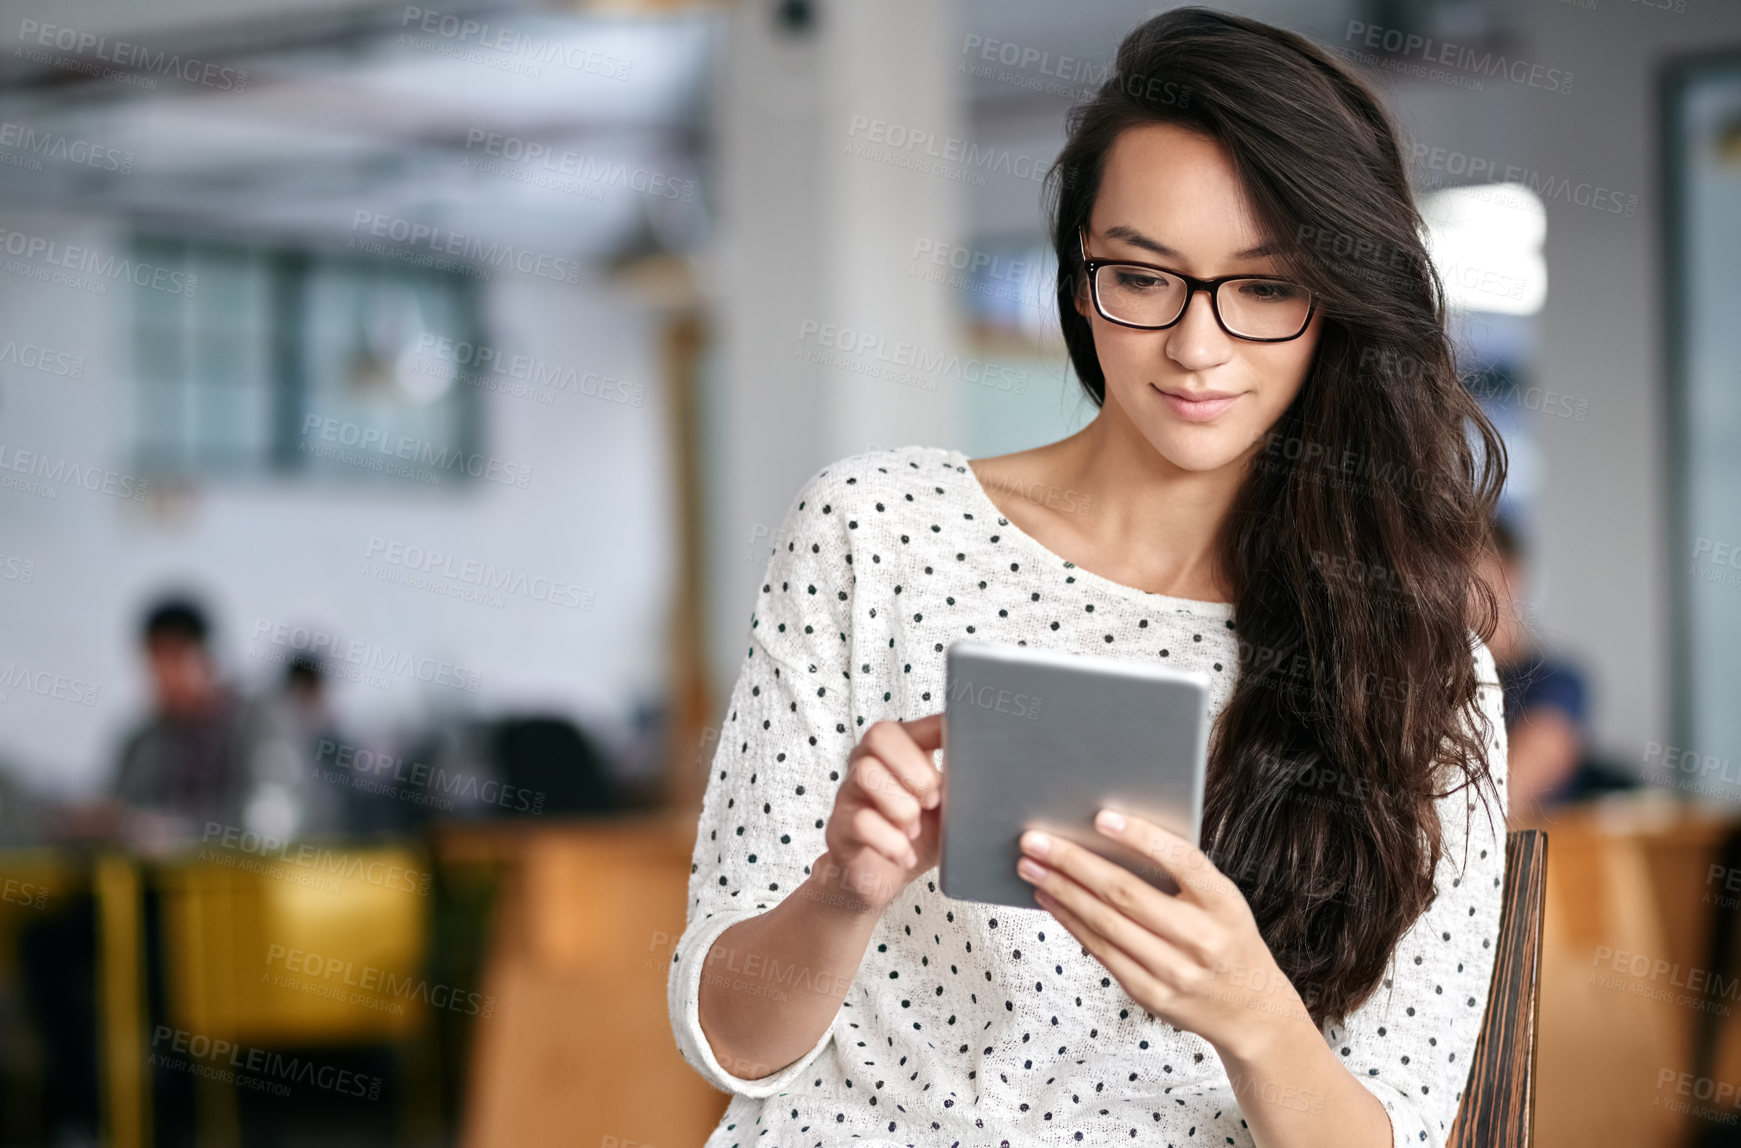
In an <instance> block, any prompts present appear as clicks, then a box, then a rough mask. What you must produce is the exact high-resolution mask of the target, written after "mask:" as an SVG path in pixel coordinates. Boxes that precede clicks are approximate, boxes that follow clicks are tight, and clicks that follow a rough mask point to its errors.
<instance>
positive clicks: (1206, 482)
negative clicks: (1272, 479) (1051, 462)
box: [1055, 403, 1248, 601]
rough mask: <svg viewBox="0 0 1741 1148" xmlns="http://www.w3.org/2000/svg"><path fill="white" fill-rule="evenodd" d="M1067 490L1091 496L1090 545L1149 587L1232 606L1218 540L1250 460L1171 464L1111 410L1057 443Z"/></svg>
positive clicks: (1057, 461) (1058, 461)
mask: <svg viewBox="0 0 1741 1148" xmlns="http://www.w3.org/2000/svg"><path fill="white" fill-rule="evenodd" d="M1056 449H1057V451H1058V454H1057V456H1056V459H1055V465H1056V467H1057V473H1058V474H1059V476H1060V481H1061V482H1062V484H1063V485H1066V486H1067V487H1069V488H1071V489H1076V490H1080V491H1082V492H1084V493H1085V494H1087V495H1088V496H1089V497H1090V498H1091V500H1092V504H1093V507H1094V513H1093V514H1092V515H1090V516H1089V518H1088V521H1087V522H1086V523H1085V524H1084V525H1085V528H1086V530H1087V532H1088V534H1089V535H1090V538H1091V539H1092V541H1091V546H1092V548H1093V549H1094V550H1095V551H1096V552H1097V553H1099V554H1103V555H1107V556H1115V557H1116V560H1117V561H1118V562H1119V563H1120V564H1121V565H1128V566H1130V567H1132V568H1134V569H1136V570H1140V571H1142V572H1143V579H1142V580H1143V582H1144V583H1145V584H1146V585H1145V588H1146V589H1150V590H1152V591H1153V592H1156V593H1163V594H1174V595H1176V596H1178V597H1185V598H1198V599H1212V600H1215V601H1225V600H1228V599H1230V598H1231V597H1232V590H1231V587H1230V586H1229V585H1228V583H1227V580H1226V576H1225V574H1224V572H1223V571H1222V570H1221V568H1220V567H1221V563H1220V560H1219V559H1220V556H1219V553H1218V551H1217V548H1216V538H1217V535H1218V533H1219V532H1220V528H1221V523H1222V522H1223V521H1224V520H1225V519H1226V517H1227V514H1228V511H1229V509H1230V508H1231V507H1232V505H1233V500H1234V497H1235V496H1236V495H1237V494H1238V492H1239V487H1240V484H1241V483H1242V482H1243V481H1244V478H1245V473H1246V466H1247V462H1248V460H1247V459H1246V458H1245V457H1241V458H1240V459H1237V460H1235V461H1234V462H1232V463H1229V464H1228V465H1227V466H1224V467H1221V468H1219V469H1217V470H1213V471H1190V470H1183V469H1181V468H1179V467H1177V466H1175V465H1174V464H1173V463H1171V462H1169V461H1168V460H1167V459H1166V458H1165V457H1164V456H1162V455H1161V453H1160V452H1159V451H1157V450H1156V449H1155V448H1154V447H1153V445H1151V444H1150V443H1149V441H1148V440H1147V439H1146V438H1144V437H1143V436H1142V433H1141V432H1140V431H1138V430H1137V428H1136V427H1135V426H1134V425H1133V424H1132V423H1131V422H1130V421H1129V420H1128V419H1126V418H1125V417H1124V415H1123V413H1122V412H1121V411H1120V410H1118V408H1117V407H1116V406H1114V405H1112V404H1110V403H1109V404H1108V405H1107V406H1106V407H1103V408H1102V410H1101V412H1100V414H1099V415H1098V416H1097V417H1096V418H1095V419H1094V421H1093V422H1091V423H1089V424H1088V426H1086V427H1084V428H1083V429H1082V430H1081V431H1079V432H1077V433H1076V434H1074V435H1072V436H1070V437H1069V438H1067V439H1065V440H1063V441H1062V442H1060V443H1058V444H1057V447H1056Z"/></svg>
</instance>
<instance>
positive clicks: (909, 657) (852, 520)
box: [670, 9, 1505, 1148]
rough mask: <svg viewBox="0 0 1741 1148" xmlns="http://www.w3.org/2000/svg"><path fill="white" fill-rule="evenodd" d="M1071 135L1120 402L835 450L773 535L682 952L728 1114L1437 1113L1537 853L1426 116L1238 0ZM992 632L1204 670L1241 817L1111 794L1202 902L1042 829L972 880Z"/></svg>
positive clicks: (1085, 373) (1219, 799)
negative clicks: (1508, 709)
mask: <svg viewBox="0 0 1741 1148" xmlns="http://www.w3.org/2000/svg"><path fill="white" fill-rule="evenodd" d="M1069 126H1070V131H1069V139H1068V143H1067V144H1066V146H1065V148H1064V150H1063V153H1062V154H1061V155H1060V157H1059V159H1058V161H1057V164H1056V165H1055V169H1054V170H1053V172H1052V173H1051V176H1050V178H1051V184H1050V186H1051V189H1052V194H1053V198H1052V202H1051V208H1052V230H1053V243H1054V246H1055V248H1056V250H1057V255H1058V262H1059V273H1058V303H1059V315H1060V318H1061V320H1062V323H1063V329H1064V335H1065V340H1066V343H1067V345H1068V347H1069V351H1070V356H1071V361H1072V364H1073V366H1074V367H1075V370H1076V373H1077V375H1078V376H1079V378H1080V380H1081V382H1082V385H1083V387H1084V388H1085V389H1086V390H1087V391H1088V393H1089V394H1090V395H1091V396H1092V397H1093V399H1094V401H1095V402H1096V403H1097V404H1098V405H1099V407H1100V410H1099V413H1098V415H1097V417H1096V418H1095V419H1094V421H1093V422H1092V423H1091V424H1090V425H1089V426H1088V427H1087V428H1085V429H1084V430H1083V431H1081V432H1080V433H1078V434H1076V435H1074V436H1072V437H1070V438H1067V439H1065V440H1063V441H1062V442H1057V443H1053V444H1051V445H1049V446H1045V447H1041V448H1039V449H1036V450H1031V451H1024V452H1021V453H1018V454H1013V455H1008V456H1005V457H1002V458H993V459H982V460H973V461H971V462H970V461H969V460H968V459H967V458H966V457H965V456H963V455H962V454H960V453H959V452H956V451H952V450H941V449H931V448H922V447H908V448H903V449H899V450H890V451H882V452H878V453H873V454H869V455H863V456H860V457H857V458H852V459H848V460H845V461H844V462H841V463H837V464H835V465H832V466H830V467H828V468H826V469H825V470H823V471H821V472H819V473H818V474H817V475H815V476H814V477H813V478H812V479H811V480H810V482H809V483H808V484H807V485H806V486H805V487H804V489H803V490H802V491H801V492H800V493H799V496H798V498H797V499H796V501H795V504H794V506H793V507H792V509H791V511H790V513H789V514H788V516H787V518H786V521H785V524H784V526H783V527H782V530H781V533H780V536H779V538H778V544H777V548H776V552H775V554H774V557H773V558H772V560H771V561H770V564H769V568H768V572H767V575H766V578H765V580H764V583H763V585H762V587H761V591H760V594H759V597H758V599H757V603H756V610H755V614H754V616H753V619H752V621H751V630H750V643H749V649H748V653H747V655H746V657H745V660H744V662H743V668H742V675H741V677H740V678H739V680H738V683H737V686H736V688H735V690H734V692H733V694H732V698H731V701H730V704H729V707H728V711H727V718H726V722H725V725H724V728H723V731H722V734H721V737H720V747H719V750H718V753H717V755H716V756H715V758H714V762H713V771H712V774H711V776H710V778H709V786H708V792H707V796H706V801H705V805H704V808H703V811H702V815H701V824H700V832H699V835H698V839H697V841H696V848H695V856H694V862H695V864H694V868H693V869H692V877H691V882H690V897H691V901H690V907H689V926H688V929H687V930H686V931H685V933H684V936H683V938H682V939H681V940H680V942H679V943H678V946H677V949H676V952H675V953H674V955H673V965H672V969H671V979H670V1006H671V1014H672V1020H673V1025H674V1028H675V1030H676V1033H677V1036H678V1041H679V1044H680V1046H681V1047H682V1049H683V1051H684V1053H685V1055H686V1056H687V1057H688V1058H689V1060H690V1061H691V1063H692V1064H694V1065H695V1066H696V1067H697V1069H699V1070H700V1071H701V1072H702V1073H703V1074H704V1075H705V1076H706V1077H707V1078H708V1079H709V1080H710V1081H711V1082H712V1083H714V1084H715V1085H716V1086H718V1087H720V1088H724V1089H728V1090H730V1091H732V1092H733V1093H735V1094H736V1095H735V1097H734V1099H733V1101H732V1103H731V1106H730V1108H729V1109H728V1110H727V1112H726V1115H725V1118H724V1120H723V1121H722V1122H721V1124H720V1126H719V1128H718V1129H717V1130H716V1132H715V1134H714V1136H713V1137H712V1138H711V1139H710V1140H709V1142H708V1143H709V1144H710V1145H713V1146H720V1148H723V1146H729V1145H742V1146H744V1148H750V1146H751V1145H766V1146H767V1148H774V1146H775V1145H779V1146H781V1148H788V1146H798V1145H834V1144H846V1143H848V1142H856V1143H858V1144H879V1145H885V1144H923V1145H931V1144H936V1145H999V1144H1009V1145H1028V1144H1076V1143H1089V1144H1110V1143H1114V1142H1118V1143H1130V1142H1141V1143H1149V1144H1166V1143H1176V1144H1183V1143H1201V1144H1260V1145H1265V1146H1283V1145H1287V1146H1296V1145H1301V1146H1303V1145H1330V1144H1335V1145H1337V1146H1338V1148H1349V1146H1378V1145H1385V1144H1393V1143H1394V1144H1397V1145H1402V1144H1409V1145H1418V1144H1421V1143H1432V1144H1438V1143H1442V1142H1443V1141H1444V1139H1445V1137H1446V1134H1447V1131H1448V1129H1449V1127H1450V1124H1451V1122H1452V1120H1453V1118H1454V1116H1455V1113H1456V1109H1457V1104H1458V1100H1459V1099H1460V1097H1461V1093H1462V1089H1463V1087H1464V1086H1465V1084H1466V1082H1467V1075H1468V1069H1469V1063H1470V1059H1471V1057H1470V1054H1471V1050H1472V1049H1473V1047H1474V1042H1475V1037H1476V1034H1477V1031H1478V1029H1479V1026H1480V1023H1481V1017H1482V1013H1483V1010H1484V1006H1485V1002H1486V995H1487V987H1488V981H1489V978H1490V975H1491V971H1492V959H1493V942H1494V937H1495V935H1496V931H1497V923H1498V916H1499V898H1500V880H1501V876H1502V873H1503V864H1504V849H1503V832H1504V804H1503V776H1504V762H1505V748H1504V727H1503V723H1502V722H1501V721H1500V720H1499V704H1500V703H1499V694H1498V689H1497V685H1496V683H1495V682H1494V673H1493V662H1492V659H1491V657H1490V656H1489V655H1488V653H1487V651H1486V647H1485V645H1484V644H1483V643H1482V641H1481V640H1480V639H1479V638H1478V637H1477V636H1476V635H1477V634H1485V633H1488V632H1491V627H1492V624H1493V623H1492V603H1491V599H1490V598H1486V599H1484V597H1483V593H1482V588H1481V586H1480V585H1479V584H1478V583H1477V582H1476V581H1475V579H1474V578H1473V568H1474V565H1475V562H1476V559H1477V555H1478V553H1479V550H1480V547H1481V546H1482V540H1483V538H1484V531H1485V524H1486V522H1487V520H1488V518H1489V517H1490V512H1491V510H1492V506H1493V503H1494V501H1495V499H1496V496H1497V492H1498V488H1499V485H1500V483H1501V481H1502V477H1503V467H1504V460H1503V450H1502V448H1501V446H1500V444H1499V442H1498V440H1497V438H1496V436H1495V435H1494V433H1493V430H1492V428H1491V427H1490V426H1489V425H1488V424H1487V423H1486V421H1485V420H1484V419H1482V417H1481V415H1480V412H1479V409H1478V408H1477V406H1476V404H1475V403H1474V402H1473V401H1472V400H1471V399H1470V398H1469V396H1468V395H1467V394H1466V392H1465V391H1464V389H1463V388H1462V387H1461V385H1460V384H1459V382H1458V379H1457V376H1456V374H1455V371H1454V370H1453V366H1452V359H1451V352H1450V348H1449V346H1448V343H1447V340H1446V336H1445V334H1444V323H1443V319H1444V316H1443V313H1442V310H1441V305H1440V299H1441V298H1442V296H1441V294H1440V290H1439V285H1438V281H1437V278H1436V276H1435V275H1434V273H1433V271H1432V270H1431V267H1430V264H1429V262H1428V260H1427V256H1426V253H1425V251H1424V249H1423V247H1422V244H1421V241H1420V238H1419V234H1420V232H1419V229H1418V227H1419V220H1418V217H1417V215H1416V213H1415V210H1414V208H1413V205H1412V202H1411V200H1410V196H1409V190H1408V185H1407V183H1406V181H1405V178H1404V172H1403V166H1402V162H1401V159H1400V156H1399V152H1398V148H1397V143H1396V137H1395V133H1394V129H1393V127H1392V125H1391V123H1390V121H1389V120H1388V119H1387V117H1386V115H1385V113H1384V112H1383V111H1382V109H1381V108H1380V105H1379V103H1378V101H1377V100H1376V98H1375V97H1374V96H1373V94H1372V93H1371V92H1370V91H1369V90H1368V89H1367V88H1366V87H1365V86H1363V85H1362V84H1361V83H1360V82H1359V81H1357V80H1356V79H1354V78H1353V77H1351V76H1350V75H1349V74H1348V73H1346V72H1345V71H1344V70H1343V69H1342V68H1341V67H1340V66H1339V65H1338V64H1336V63H1335V62H1334V61H1333V60H1331V59H1330V58H1329V57H1328V56H1327V55H1326V54H1325V53H1323V52H1322V51H1320V50H1318V49H1317V48H1315V47H1313V46H1311V45H1310V44H1309V43H1307V42H1306V41H1304V40H1302V39H1300V38H1299V37H1297V36H1294V35H1292V34H1289V33H1286V32H1282V31H1278V30H1276V29H1274V28H1270V27H1267V26H1265V25H1262V24H1259V23H1256V22H1253V21H1250V20H1244V19H1240V18H1236V17H1231V16H1224V15H1219V14H1215V13H1211V12H1207V11H1204V10H1200V9H1182V10H1176V11H1173V12H1169V13H1166V14H1164V15H1161V16H1159V17H1156V18H1155V19H1152V20H1150V21H1149V22H1147V23H1145V24H1144V25H1142V26H1141V27H1139V28H1138V29H1137V30H1136V31H1135V32H1133V33H1132V34H1131V35H1130V36H1129V37H1128V38H1127V39H1126V40H1125V42H1124V44H1123V45H1122V46H1121V47H1120V49H1119V53H1118V60H1117V65H1116V73H1115V75H1114V76H1113V77H1112V78H1111V79H1110V80H1109V81H1108V82H1107V84H1106V85H1105V86H1104V87H1103V88H1102V90H1101V91H1100V93H1099V94H1098V96H1097V97H1096V98H1095V99H1094V100H1093V101H1091V102H1090V103H1088V104H1087V105H1085V106H1083V107H1080V108H1078V109H1076V110H1075V111H1074V112H1073V113H1072V117H1071V122H1070V125H1069ZM1187 276H1197V277H1199V278H1198V279H1196V280H1192V279H1190V278H1187ZM1223 280H1225V282H1223ZM1187 287H1188V288H1189V290H1188V291H1187V290H1186V288H1187ZM1212 292H1213V294H1212ZM1466 428H1468V429H1471V430H1473V432H1474V434H1475V437H1476V438H1477V439H1478V440H1479V442H1478V444H1477V445H1476V447H1473V448H1472V446H1471V442H1470V439H1469V438H1468V437H1467V436H1466ZM1070 493H1074V494H1075V495H1077V497H1075V498H1066V497H1064V495H1065V494H1070ZM1053 495H1057V497H1053ZM1084 500H1086V504H1087V505H1088V506H1089V507H1091V508H1092V509H1091V512H1090V513H1089V514H1087V515H1086V516H1084V515H1081V514H1077V513H1070V512H1069V511H1068V510H1066V509H1065V508H1075V507H1078V506H1080V505H1082V504H1083V502H1084ZM1472 628H1473V631H1474V632H1473V633H1472ZM968 637H974V638H979V639H985V640H991V641H1004V642H1026V643H1028V644H1031V645H1035V646H1044V647H1048V648H1053V649H1065V650H1093V651H1095V652H1099V653H1105V654H1111V655H1114V656H1124V657H1129V658H1135V659H1148V660H1156V659H1158V660H1160V661H1162V662H1165V663H1167V664H1173V665H1178V666H1180V667H1182V668H1186V669H1197V670H1201V671H1203V672H1205V673H1207V674H1208V675H1209V676H1210V678H1211V679H1212V682H1213V692H1212V713H1213V714H1214V715H1215V718H1216V722H1215V729H1214V733H1213V735H1212V742H1211V769H1210V775H1209V779H1208V790H1207V794H1206V799H1205V816H1204V829H1203V839H1202V840H1203V850H1202V851H1201V852H1199V851H1198V850H1197V849H1195V848H1193V847H1192V846H1190V845H1189V844H1188V843H1186V842H1184V841H1183V840H1181V839H1179V838H1177V837H1173V836H1172V835H1170V834H1168V833H1166V832H1165V831H1163V830H1161V829H1159V828H1158V827H1156V826H1153V825H1149V824H1146V823H1144V822H1141V821H1138V820H1136V819H1134V818H1133V819H1130V820H1129V821H1128V822H1127V823H1125V824H1122V825H1120V824H1119V823H1118V822H1117V820H1116V819H1113V820H1107V819H1105V818H1103V819H1102V821H1101V822H1100V823H1099V824H1100V825H1101V826H1102V831H1103V832H1106V833H1107V834H1108V835H1109V836H1113V837H1116V838H1122V839H1123V840H1125V841H1128V842H1130V843H1132V844H1134V845H1135V846H1136V847H1138V848H1141V849H1144V850H1145V851H1147V852H1149V853H1150V855H1151V856H1154V857H1155V858H1156V859H1157V860H1159V861H1161V863H1162V864H1165V865H1167V866H1168V867H1169V868H1170V869H1172V870H1173V872H1174V873H1175V875H1176V876H1177V877H1178V879H1179V882H1180V885H1181V889H1180V892H1179V893H1178V895H1176V896H1168V895H1166V894H1163V893H1161V892H1159V891H1158V890H1155V889H1154V888H1152V887H1150V886H1147V885H1144V884H1142V883H1141V882H1138V881H1136V880H1135V879H1134V878H1132V877H1130V876H1129V875H1128V874H1126V873H1125V872H1124V870H1122V869H1118V868H1116V867H1114V866H1111V865H1108V864H1106V863H1103V862H1100V861H1099V860H1098V858H1096V857H1094V856H1093V855H1091V854H1088V853H1087V852H1086V851H1084V850H1081V849H1078V848H1074V847H1072V846H1070V845H1069V844H1068V843H1065V842H1056V841H1054V842H1046V841H1044V840H1041V839H1038V836H1037V835H1036V834H1032V833H1030V834H1027V835H1025V836H1024V837H1023V839H1022V841H1021V849H1022V852H1023V859H1022V861H1021V862H1020V866H1019V868H1020V872H1021V873H1022V875H1023V876H1024V877H1025V878H1026V879H1027V880H1029V881H1031V882H1032V883H1033V884H1034V886H1035V887H1036V889H1037V891H1038V898H1039V901H1040V904H1041V905H1043V906H1044V908H1043V909H1015V910H1012V909H1008V908H1000V907H996V906H989V905H981V904H977V903H969V902H963V901H955V900H951V899H948V898H945V897H943V896H942V895H941V894H940V893H939V892H938V889H937V884H936V875H935V874H934V873H932V872H931V869H932V867H933V866H934V865H935V864H936V861H937V857H938V800H939V788H940V786H941V784H942V779H941V776H940V775H939V773H938V772H937V771H936V769H935V768H934V767H933V764H932V757H931V751H932V750H934V749H935V748H936V747H937V746H938V745H939V742H940V732H941V718H940V717H939V716H938V713H937V711H939V710H941V709H942V708H943V706H942V701H943V697H944V694H943V686H944V651H945V649H946V648H947V646H948V644H949V643H950V642H953V641H956V640H959V639H964V638H968ZM1070 767H1071V763H1070V762H1069V761H1060V762H1058V768H1059V769H1066V770H1067V769H1069V768H1070ZM1478 796H1479V800H1478V799H1477V798H1478ZM1494 798H1498V802H1497V808H1495V807H1494V805H1495V802H1494V801H1493V800H1492V799H1494ZM1478 807H1483V810H1484V811H1478Z"/></svg>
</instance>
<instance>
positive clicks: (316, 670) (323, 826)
mask: <svg viewBox="0 0 1741 1148" xmlns="http://www.w3.org/2000/svg"><path fill="white" fill-rule="evenodd" d="M271 701H272V703H273V704H274V705H275V706H276V708H277V711H278V716H279V720H280V725H281V728H282V729H283V730H284V732H285V734H286V735H287V736H288V737H289V738H290V740H291V742H292V743H293V744H294V745H295V747H296V753H297V773H298V778H299V779H300V780H299V782H298V788H299V790H300V793H301V814H302V816H301V824H300V825H299V829H300V831H301V832H303V833H306V834H322V833H345V834H352V833H358V832H365V831H367V830H369V829H371V828H373V825H372V824H371V823H370V822H369V820H368V818H367V817H366V816H365V815H364V814H363V813H362V812H360V811H359V807H360V806H361V805H362V804H363V803H364V802H365V801H366V800H367V799H366V796H365V795H363V794H360V793H357V792H356V791H355V790H354V789H352V788H351V787H350V786H349V785H348V784H345V782H346V781H347V780H348V778H346V777H344V776H343V775H342V774H339V775H337V776H333V775H330V774H328V773H327V772H326V771H324V769H323V762H324V761H325V760H326V759H327V758H329V757H331V756H332V753H333V749H332V747H335V746H339V745H345V744H347V739H346V735H345V734H344V733H343V732H342V730H341V728H340V725H339V720H338V716H337V714H335V713H334V712H333V708H332V701H331V697H330V695H329V694H328V692H327V673H326V666H325V665H323V664H322V662H321V660H320V659H319V658H318V657H315V656H314V655H313V654H298V655H296V657H294V658H292V659H290V662H289V664H288V665H286V666H285V667H284V681H283V687H282V688H281V689H280V690H279V692H278V694H277V695H276V696H275V697H273V698H272V699H271Z"/></svg>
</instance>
